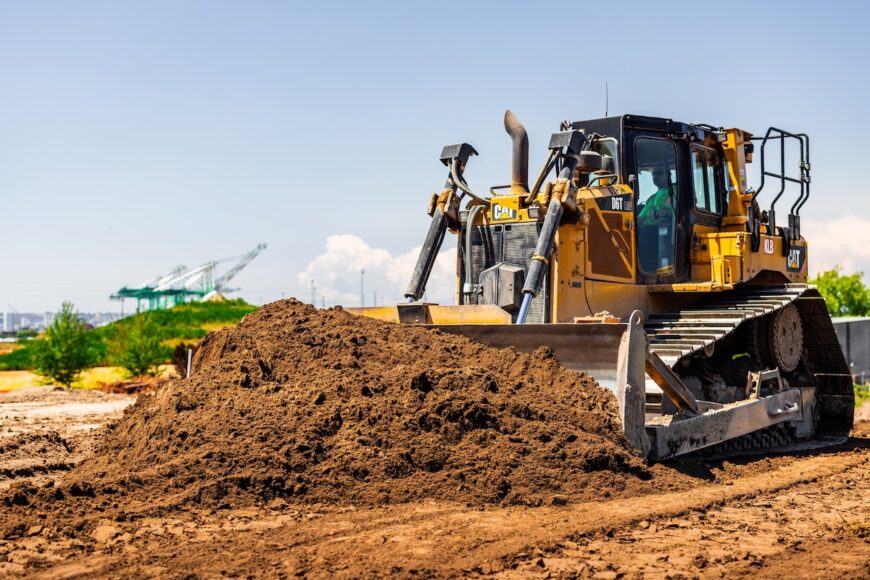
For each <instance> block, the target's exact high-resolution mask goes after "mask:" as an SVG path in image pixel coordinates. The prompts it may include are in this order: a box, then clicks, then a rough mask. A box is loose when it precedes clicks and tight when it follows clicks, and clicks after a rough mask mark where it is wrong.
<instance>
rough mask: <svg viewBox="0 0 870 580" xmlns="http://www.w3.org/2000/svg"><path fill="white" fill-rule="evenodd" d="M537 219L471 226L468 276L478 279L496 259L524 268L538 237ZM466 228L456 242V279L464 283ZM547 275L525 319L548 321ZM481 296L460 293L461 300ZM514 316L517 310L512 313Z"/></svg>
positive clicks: (469, 301)
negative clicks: (457, 256)
mask: <svg viewBox="0 0 870 580" xmlns="http://www.w3.org/2000/svg"><path fill="white" fill-rule="evenodd" d="M539 231H540V222H536V223H523V224H507V225H483V226H473V230H472V233H471V279H472V281H474V283H475V284H476V283H478V281H479V280H480V272H481V271H483V270H486V269H487V268H490V267H492V266H495V265H496V264H498V263H499V262H504V263H505V264H510V265H512V266H517V267H520V268H522V269H523V271H527V270H528V267H529V262H530V261H531V259H532V256H533V255H534V253H535V244H536V243H537V241H538V232H539ZM465 232H466V229H465V228H462V229H461V230H460V238H459V240H458V245H459V252H458V253H459V278H460V279H459V283H460V287H462V286H463V285H464V284H465V259H466V256H465ZM548 278H549V276H547V277H545V278H544V290H543V291H542V292H541V293H540V294H538V296H536V297H535V299H534V300H532V304H531V305H530V307H529V313H528V316H527V317H526V322H529V323H543V322H549V316H548V313H549V308H548V307H547V306H548V304H549V298H550V297H549V292H548V290H547V288H548ZM481 300H482V297H481V296H479V295H477V296H471V297H470V299H469V298H468V297H465V296H462V297H460V304H479V303H481V302H479V301H481ZM514 318H516V314H514Z"/></svg>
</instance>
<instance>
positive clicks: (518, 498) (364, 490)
mask: <svg viewBox="0 0 870 580" xmlns="http://www.w3.org/2000/svg"><path fill="white" fill-rule="evenodd" d="M110 430H111V431H110V432H109V433H107V435H106V442H105V444H104V446H103V447H102V448H101V449H100V450H98V451H97V453H96V454H95V456H94V457H92V458H91V459H89V460H87V461H86V462H84V463H83V464H82V465H81V466H79V468H77V469H76V471H75V472H74V474H73V479H72V480H71V481H75V482H76V483H78V484H79V485H80V487H83V486H87V487H91V488H93V489H94V490H96V491H97V492H99V490H100V489H109V490H110V491H111V492H114V493H123V494H137V495H138V494H146V495H143V496H142V497H143V499H144V498H145V497H146V496H150V497H155V495H154V494H161V497H164V498H166V499H167V501H173V502H178V503H188V502H193V503H197V504H200V505H205V506H211V507H220V506H222V505H227V506H235V505H246V504H252V503H254V504H258V503H263V502H267V501H270V500H272V499H275V498H283V499H286V500H287V501H292V502H306V503H317V502H325V503H336V504H374V503H386V502H406V501H411V500H419V499H424V498H433V499H438V500H447V501H459V502H465V503H471V504H491V503H503V504H526V505H539V504H542V503H551V502H553V503H564V502H567V501H575V500H579V499H584V498H589V497H592V496H596V495H601V494H604V495H606V494H607V491H604V490H607V489H620V488H621V487H622V486H624V485H625V482H626V481H627V480H628V479H634V478H636V477H638V476H639V477H645V474H646V471H645V467H644V464H643V462H642V461H641V460H640V459H638V458H637V457H636V455H635V454H634V452H633V451H632V450H631V449H630V447H629V445H628V444H627V442H626V441H625V440H624V438H623V436H622V433H621V428H620V425H619V421H618V416H617V407H616V402H615V399H614V398H613V396H612V395H611V394H610V393H609V392H608V391H606V390H604V389H602V388H601V387H599V386H597V385H596V384H595V382H594V381H593V380H592V379H591V378H589V377H585V376H582V375H579V374H576V373H572V372H569V371H567V370H565V369H563V368H562V367H561V366H560V365H559V364H558V363H557V362H556V360H555V358H553V355H552V353H551V352H549V350H548V349H545V348H541V349H538V351H536V352H535V353H533V354H532V355H527V354H522V353H518V352H516V351H514V350H512V349H505V350H501V349H493V348H489V347H486V346H483V345H480V344H478V343H475V342H473V341H470V340H468V339H465V338H463V337H457V336H452V335H448V334H443V333H440V332H436V331H432V330H426V329H424V328H419V327H412V326H399V325H396V324H391V323H384V322H379V321H376V320H371V319H367V318H362V317H358V316H354V315H352V314H350V313H348V312H346V311H344V310H342V309H341V308H333V309H329V310H317V309H315V308H312V307H311V306H308V305H306V304H303V303H300V302H298V301H296V300H292V299H291V300H284V301H280V302H276V303H273V304H269V305H267V306H264V307H263V308H261V309H260V310H258V311H257V312H255V313H253V314H249V315H248V316H247V317H246V318H245V319H244V320H243V321H242V322H241V324H239V325H238V326H237V327H235V328H232V329H224V330H221V331H218V332H214V333H212V334H210V335H209V336H208V337H206V339H205V340H204V342H203V344H202V347H201V348H200V349H199V351H198V353H197V356H196V358H195V360H194V365H193V372H192V376H191V378H189V379H185V380H173V381H170V382H168V383H166V384H164V385H163V386H161V387H160V388H159V389H158V390H157V391H156V392H155V393H154V394H152V395H146V396H141V397H140V398H139V400H138V402H137V403H136V404H135V405H134V406H132V407H131V408H129V409H128V410H127V412H126V413H125V416H124V417H123V418H122V419H121V420H120V421H119V422H118V423H116V424H114V425H113V426H111V427H110Z"/></svg>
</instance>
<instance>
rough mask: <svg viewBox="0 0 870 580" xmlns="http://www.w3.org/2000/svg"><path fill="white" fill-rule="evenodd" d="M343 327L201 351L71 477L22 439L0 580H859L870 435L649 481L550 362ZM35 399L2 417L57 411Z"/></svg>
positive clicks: (597, 392) (7, 457) (1, 546)
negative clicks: (252, 579) (36, 467)
mask: <svg viewBox="0 0 870 580" xmlns="http://www.w3.org/2000/svg"><path fill="white" fill-rule="evenodd" d="M348 317H349V315H348V314H347V313H345V312H343V311H341V310H333V311H328V312H316V311H312V310H310V309H307V308H306V307H304V306H302V305H300V304H298V303H295V302H292V301H288V302H282V303H278V304H276V305H271V306H270V307H267V308H265V309H262V310H261V311H259V312H258V313H256V314H254V315H249V317H248V318H247V319H246V320H245V321H244V322H243V323H242V325H240V326H239V327H238V328H236V329H232V330H224V331H220V332H218V333H215V334H213V335H210V337H209V338H208V339H207V340H206V343H205V345H204V348H203V349H202V350H201V351H200V353H199V355H198V357H197V359H196V364H195V367H194V375H193V377H192V378H191V379H188V380H174V381H169V382H167V383H165V384H164V385H163V386H161V387H160V388H159V389H158V390H157V391H156V393H154V394H145V395H140V396H139V399H138V402H137V403H136V404H135V405H133V406H132V407H130V408H128V409H127V411H126V413H125V414H124V416H123V417H122V418H121V419H120V420H117V421H114V422H111V423H110V424H109V425H108V427H107V428H104V429H99V430H93V429H83V430H81V433H82V434H83V435H82V436H83V437H84V438H87V440H88V441H89V443H88V444H87V445H89V446H90V447H89V449H90V451H88V452H87V453H86V454H90V458H89V459H87V460H85V461H84V462H82V463H80V464H79V465H78V466H77V467H73V468H72V471H71V472H68V473H67V472H65V471H58V470H46V471H45V473H44V474H42V475H41V476H40V477H41V479H35V478H34V477H33V476H26V475H17V474H16V473H17V472H15V470H14V469H12V468H11V467H10V466H12V465H13V464H14V461H16V460H21V459H22V458H23V457H25V456H27V455H30V456H32V457H33V458H34V462H35V463H37V462H38V459H39V458H40V457H42V458H43V459H44V462H46V463H48V462H50V461H52V460H53V459H52V458H53V457H55V455H56V454H61V455H62V454H63V448H64V444H63V442H64V441H65V438H64V437H63V436H61V437H60V438H56V437H54V436H52V435H51V433H52V432H56V433H58V434H61V433H62V432H64V430H63V429H60V428H59V426H63V425H67V427H68V428H70V429H72V428H73V425H72V424H67V421H68V418H69V415H65V414H63V413H60V412H56V411H55V412H48V411H46V410H45V409H44V410H43V411H42V412H43V415H42V417H44V418H46V420H45V421H41V420H40V421H38V422H37V421H35V420H27V421H24V420H22V421H21V422H19V423H17V424H16V425H18V426H17V428H16V430H15V434H14V437H17V438H18V441H17V443H16V444H15V445H13V446H11V447H10V446H0V468H5V469H9V470H10V471H9V475H7V479H8V480H9V481H15V482H16V484H15V485H13V486H12V487H11V488H10V489H8V490H7V491H5V492H0V501H3V502H4V504H3V507H2V508H0V576H5V575H16V574H18V575H26V576H34V577H48V578H54V577H79V576H88V577H91V576H137V577H139V576H160V577H181V576H184V577H191V576H209V577H210V576H218V575H234V576H237V575H241V576H258V577H259V576H266V577H289V576H293V575H298V576H313V577H325V576H342V577H361V576H362V577H367V576H380V575H387V574H390V575H399V576H411V575H415V576H416V575H423V576H439V577H443V576H500V577H528V576H532V575H533V576H540V577H549V576H552V577H597V578H616V577H621V576H627V577H636V576H641V575H644V576H646V575H650V576H656V577H666V576H668V577H681V576H682V577H723V576H729V577H731V576H750V575H752V576H756V577H762V578H765V577H773V576H780V577H781V576H782V575H783V573H784V571H786V570H787V571H788V572H787V573H788V574H789V575H790V576H796V577H807V578H809V577H819V576H824V577H843V578H854V577H866V576H868V575H870V567H868V562H870V543H868V534H870V502H867V501H866V500H865V499H864V498H863V497H862V495H861V494H862V493H863V490H865V489H867V488H868V486H870V437H868V436H870V432H868V424H867V423H859V424H858V425H857V426H856V430H855V431H854V432H853V436H852V438H851V439H850V440H849V441H848V442H847V443H846V444H844V445H841V446H839V447H836V448H830V449H826V450H820V451H814V452H806V453H799V454H790V455H774V456H769V457H750V458H735V459H732V460H727V461H723V460H717V461H704V462H698V463H692V464H683V463H673V464H659V465H654V466H651V467H648V466H645V465H644V464H643V463H641V462H640V461H639V460H638V459H637V458H636V457H635V456H634V455H633V454H632V453H631V451H630V450H629V449H628V447H627V445H626V444H625V442H624V441H623V440H622V438H621V435H620V434H619V430H618V426H617V424H616V423H615V404H614V403H613V401H612V397H611V396H610V395H609V394H608V393H607V392H605V391H603V390H601V389H599V388H598V387H597V386H596V385H594V383H593V382H592V381H590V380H589V379H588V378H585V377H580V376H577V375H571V374H569V373H565V371H562V370H561V369H559V368H558V366H557V365H554V364H553V363H552V361H549V360H547V357H548V354H547V353H546V352H545V351H539V352H538V353H535V355H533V356H531V357H527V356H524V355H519V354H517V353H513V352H510V351H493V350H492V349H487V348H485V347H482V346H479V345H476V344H473V343H469V342H467V341H464V340H463V339H461V338H457V337H452V336H443V335H435V334H433V333H431V332H430V331H426V330H423V329H417V328H407V327H394V326H389V325H384V324H381V323H378V322H376V321H368V320H364V319H356V318H353V319H351V318H348ZM329 353H333V354H329ZM334 353H340V354H338V355H335V354H334ZM336 364H338V365H340V366H338V367H337V366H336ZM457 369H458V370H457ZM421 375H425V377H426V378H425V379H422V378H420V377H421ZM548 385H552V388H549V390H548V387H547V386H548ZM493 386H494V388H493ZM339 387H340V388H339ZM421 387H422V388H421ZM366 388H367V389H368V391H365V390H364V389H366ZM13 395H15V396H18V395H16V394H13ZM13 395H0V416H2V413H3V409H4V407H5V404H6V402H7V397H10V396H13ZM80 395H81V393H80V392H74V393H71V394H70V395H65V396H68V397H70V399H71V400H70V401H67V402H68V403H70V404H72V405H77V404H79V403H81V404H84V405H88V404H91V403H92V402H93V401H81V402H77V401H74V399H75V398H76V397H77V396H80ZM94 395H100V396H103V397H119V396H118V395H107V394H102V393H95V394H94ZM508 395H510V396H508ZM27 396H28V397H29V398H30V399H29V400H24V399H18V400H16V401H15V402H14V403H10V404H18V405H20V404H30V405H34V408H37V407H38V406H39V403H40V401H39V399H40V397H52V396H55V395H54V393H53V392H52V391H38V392H37V391H33V392H31V393H30V394H29V395H27ZM81 396H85V395H81ZM87 396H91V395H87ZM25 398H26V397H25ZM114 400H116V401H118V402H119V404H120V401H121V398H119V399H114ZM127 400H129V398H127ZM52 406H54V407H57V406H63V405H62V404H61V403H57V402H54V403H51V404H49V405H48V408H51V407H52ZM525 407H527V408H528V409H529V411H525ZM517 409H520V411H519V412H517ZM566 409H567V410H566ZM336 410H337V411H338V415H339V416H340V421H338V420H337V419H336V418H335V417H336ZM593 410H594V412H593ZM35 416H36V415H34V417H35ZM108 416H111V415H108ZM7 417H8V414H7ZM105 417H106V415H104V418H103V419H102V421H103V422H105V421H106V419H105ZM421 418H422V419H421ZM28 421H29V423H28ZM95 421H97V419H96V418H95V416H94V415H87V416H85V415H82V416H81V419H80V422H81V424H82V425H85V426H88V427H90V426H91V425H92V424H93V423H94V422H95ZM336 425H337V427H336ZM4 427H6V423H5V422H4ZM67 427H64V429H66V428H67ZM182 434H184V435H182ZM541 435H544V436H543V437H541ZM572 435H573V437H571V436H572ZM569 439H571V440H570V441H569ZM361 440H362V441H361ZM0 441H4V439H0ZM300 444H301V445H302V446H303V447H302V448H300ZM16 445H17V446H16ZM94 448H96V451H95V452H94V451H92V450H93V449H94ZM436 451H437V454H436ZM604 451H606V452H607V456H606V457H603V454H604ZM562 453H564V454H565V455H564V456H562V455H561V454H562ZM433 456H434V457H436V458H437V459H438V464H432V463H428V462H427V461H426V459H427V458H431V457H433ZM361 466H362V468H365V469H366V472H365V473H363V472H361V471H359V469H360V468H361ZM396 466H402V468H401V469H397V468H396ZM433 467H437V468H436V469H433ZM479 472H482V473H483V474H485V475H486V477H487V478H489V479H486V478H484V477H481V476H479ZM281 478H283V479H281ZM549 478H554V480H549ZM279 479H281V481H280V482H277V481H278V480H279ZM490 480H492V481H490ZM502 482H507V485H508V486H509V489H508V491H507V493H503V490H504V489H505V486H504V484H503V483H502ZM299 486H302V487H301V488H300V487H299Z"/></svg>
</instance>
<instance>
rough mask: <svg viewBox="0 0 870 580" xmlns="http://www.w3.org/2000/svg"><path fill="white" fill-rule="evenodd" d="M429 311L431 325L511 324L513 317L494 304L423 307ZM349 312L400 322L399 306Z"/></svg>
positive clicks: (430, 305)
mask: <svg viewBox="0 0 870 580" xmlns="http://www.w3.org/2000/svg"><path fill="white" fill-rule="evenodd" d="M423 306H424V307H425V308H426V310H427V311H428V315H427V318H428V321H427V322H429V323H431V324H510V323H511V315H510V314H508V313H507V312H505V311H504V310H502V309H501V308H499V307H498V306H496V305H494V304H480V305H468V306H452V305H450V306H447V305H444V306H442V305H439V304H425V305H423ZM346 310H347V311H348V312H350V313H352V314H357V315H360V316H367V317H369V318H375V319H377V320H385V321H387V322H399V310H398V307H397V306H374V307H372V306H370V307H366V308H347V309H346Z"/></svg>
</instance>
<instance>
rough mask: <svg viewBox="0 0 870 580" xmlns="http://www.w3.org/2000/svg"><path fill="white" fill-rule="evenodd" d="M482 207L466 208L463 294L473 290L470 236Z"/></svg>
mask: <svg viewBox="0 0 870 580" xmlns="http://www.w3.org/2000/svg"><path fill="white" fill-rule="evenodd" d="M483 209H484V206H482V205H476V206H474V207H472V208H471V209H470V210H468V221H467V222H466V225H465V284H464V285H463V288H462V295H463V296H470V295H471V294H472V293H473V292H474V290H473V288H474V284H473V283H472V282H471V236H472V234H474V220H475V218H477V214H478V213H480V212H481V211H482V210H483Z"/></svg>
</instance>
